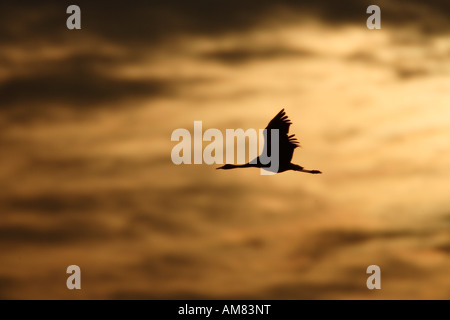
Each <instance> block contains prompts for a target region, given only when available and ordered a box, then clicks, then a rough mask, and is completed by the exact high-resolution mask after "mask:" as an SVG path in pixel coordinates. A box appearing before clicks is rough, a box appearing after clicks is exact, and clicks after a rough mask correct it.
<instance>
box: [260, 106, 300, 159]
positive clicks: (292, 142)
mask: <svg viewBox="0 0 450 320" xmlns="http://www.w3.org/2000/svg"><path fill="white" fill-rule="evenodd" d="M291 124H292V122H291V120H289V118H288V116H287V115H286V112H285V111H284V109H282V110H281V111H280V112H279V113H278V114H277V115H276V116H275V117H274V118H273V119H272V120H271V121H270V122H269V124H268V125H267V127H266V130H267V134H266V136H265V144H264V152H265V154H268V155H270V148H269V150H267V148H268V147H269V146H270V145H271V133H270V130H272V129H278V130H279V131H278V134H279V155H280V163H282V162H287V163H289V162H290V161H291V159H292V155H293V153H294V149H295V148H297V147H299V146H300V144H299V142H298V140H297V138H295V136H294V135H293V134H292V135H288V132H289V127H290V125H291ZM267 151H269V152H268V153H267Z"/></svg>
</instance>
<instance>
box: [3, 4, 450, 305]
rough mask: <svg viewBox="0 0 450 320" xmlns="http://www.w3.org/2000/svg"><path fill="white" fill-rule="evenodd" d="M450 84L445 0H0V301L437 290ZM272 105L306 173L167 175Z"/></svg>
mask: <svg viewBox="0 0 450 320" xmlns="http://www.w3.org/2000/svg"><path fill="white" fill-rule="evenodd" d="M71 4H77V5H78V6H79V7H80V8H81V26H82V29H81V30H68V29H67V27H66V19H67V18H68V16H69V15H68V14H66V8H67V7H68V6H69V5H71ZM371 4H377V5H378V6H379V7H380V8H381V27H382V28H381V29H380V30H369V29H368V28H367V27H366V19H367V18H368V16H369V15H368V14H367V13H366V9H367V7H368V6H369V5H371ZM449 80H450V3H449V2H448V1H443V0H442V1H441V0H435V1H427V2H426V3H424V2H421V1H378V2H376V3H374V2H369V1H356V0H353V1H330V0H326V1H319V2H318V1H289V0H282V1H256V0H246V1H234V0H228V1H222V0H220V1H211V0H205V1H203V0H202V1H196V0H193V1H181V0H176V1H167V0H166V1H154V0H151V1H132V2H125V1H96V2H95V3H94V2H93V1H78V0H77V1H75V2H66V1H43V2H40V3H39V4H37V3H36V2H35V1H3V2H1V3H0V125H1V129H2V130H1V134H0V146H1V150H2V153H1V156H0V186H1V190H2V192H1V193H0V298H1V299H242V298H245V299H450V273H449V270H450V256H449V254H450V232H449V228H450V200H449V199H450V197H449V193H450V188H449V178H450V174H449V169H448V168H449V164H450V148H449V142H450V96H449V93H450V81H449ZM282 108H284V109H285V110H286V113H287V115H288V116H289V118H290V119H291V120H292V122H293V124H292V125H291V127H290V132H292V133H295V134H296V136H297V137H298V139H299V140H300V143H301V145H302V148H298V149H296V151H295V153H294V158H293V162H295V163H298V164H299V165H302V166H304V167H305V168H310V169H319V170H321V171H322V172H323V174H322V175H308V174H304V173H299V172H293V171H289V172H285V173H281V174H277V175H273V176H263V175H260V173H259V170H257V169H253V168H248V169H236V170H228V171H221V170H215V168H216V165H207V164H201V165H175V164H173V163H172V160H171V150H172V148H173V147H174V146H175V145H176V142H172V141H171V134H172V132H173V131H174V130H175V129H178V128H186V129H188V130H190V131H192V130H193V124H194V121H202V123H203V130H206V129H208V128H217V129H219V130H222V131H223V132H225V129H228V128H230V129H236V128H242V129H244V130H246V129H249V128H254V129H262V128H264V127H266V125H267V123H268V122H269V121H270V119H272V118H273V116H275V115H276V114H277V113H278V112H279V111H280V110H281V109H282ZM205 145H206V143H205V144H204V146H205ZM69 265H78V266H80V268H81V273H82V290H79V291H71V290H68V289H67V287H66V279H67V277H68V275H67V274H66V268H67V267H68V266H69ZM369 265H378V266H380V268H381V283H382V289H381V290H369V289H367V287H366V279H367V277H368V275H367V274H366V268H367V267H368V266H369Z"/></svg>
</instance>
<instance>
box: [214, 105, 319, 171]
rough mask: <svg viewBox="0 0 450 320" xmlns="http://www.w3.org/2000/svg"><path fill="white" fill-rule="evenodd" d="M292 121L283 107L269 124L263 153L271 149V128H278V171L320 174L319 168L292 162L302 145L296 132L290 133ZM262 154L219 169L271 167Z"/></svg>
mask: <svg viewBox="0 0 450 320" xmlns="http://www.w3.org/2000/svg"><path fill="white" fill-rule="evenodd" d="M291 124H292V122H291V121H290V120H289V119H288V117H287V115H286V112H285V111H284V109H282V110H281V111H280V112H279V113H278V114H277V115H276V116H275V117H274V118H273V119H272V120H271V121H270V122H269V124H268V125H267V127H266V134H265V144H264V151H263V154H267V152H268V150H272V149H271V134H270V133H271V130H272V129H278V137H279V144H278V146H279V149H278V152H279V157H278V161H279V164H278V168H277V171H276V173H280V172H284V171H287V170H294V171H300V172H306V173H311V174H319V173H322V172H321V171H319V170H307V169H305V168H303V167H302V166H299V165H298V164H294V163H292V162H291V160H292V155H293V154H294V150H295V149H296V148H298V147H299V146H300V144H299V142H298V140H297V138H295V137H294V136H295V135H294V134H291V135H288V132H289V126H290V125H291ZM261 158H262V155H260V156H258V157H257V158H256V159H254V160H252V161H250V162H247V163H245V164H237V165H235V164H225V165H223V166H221V167H218V168H217V169H223V170H228V169H235V168H250V167H255V168H263V169H269V168H270V163H264V162H265V161H261Z"/></svg>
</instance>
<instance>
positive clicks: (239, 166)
mask: <svg viewBox="0 0 450 320" xmlns="http://www.w3.org/2000/svg"><path fill="white" fill-rule="evenodd" d="M229 166H230V169H234V168H250V167H257V166H258V165H257V164H256V163H245V164H230V165H229Z"/></svg>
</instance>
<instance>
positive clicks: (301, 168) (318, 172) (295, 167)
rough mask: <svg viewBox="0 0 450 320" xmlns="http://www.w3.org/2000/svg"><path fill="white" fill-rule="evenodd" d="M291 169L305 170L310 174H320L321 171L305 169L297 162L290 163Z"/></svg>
mask: <svg viewBox="0 0 450 320" xmlns="http://www.w3.org/2000/svg"><path fill="white" fill-rule="evenodd" d="M292 170H294V171H300V172H306V173H311V174H321V173H322V172H321V171H319V170H307V169H305V168H303V167H302V166H299V165H297V164H293V165H292Z"/></svg>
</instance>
